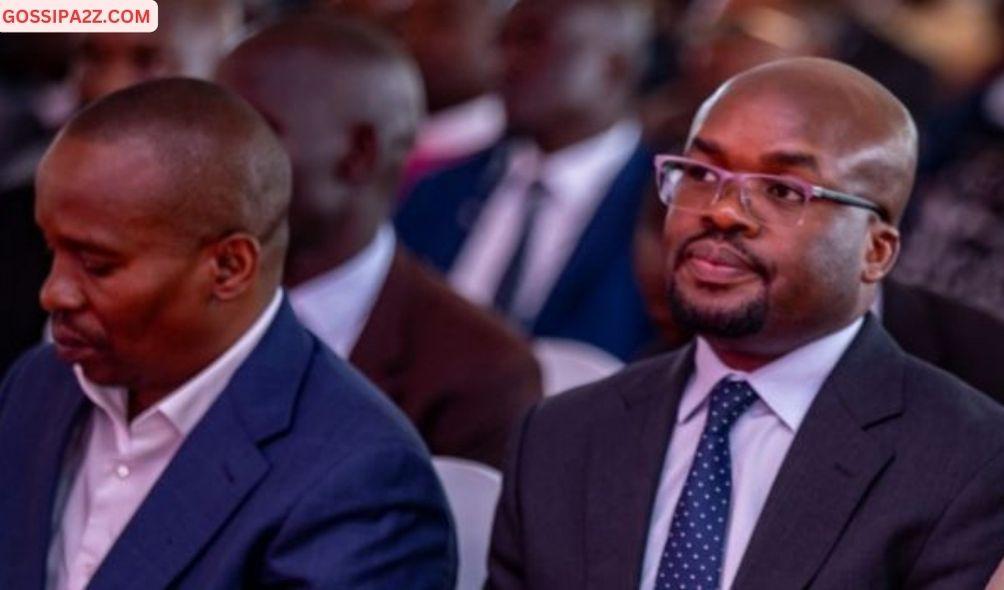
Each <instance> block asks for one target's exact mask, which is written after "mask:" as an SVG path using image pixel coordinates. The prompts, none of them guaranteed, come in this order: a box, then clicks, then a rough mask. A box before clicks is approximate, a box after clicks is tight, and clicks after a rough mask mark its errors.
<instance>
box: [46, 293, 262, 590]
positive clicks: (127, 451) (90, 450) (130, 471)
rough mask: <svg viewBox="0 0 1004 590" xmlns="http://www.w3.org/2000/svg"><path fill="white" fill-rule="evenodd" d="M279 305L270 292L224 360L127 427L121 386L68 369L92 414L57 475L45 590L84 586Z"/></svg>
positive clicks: (217, 360)
mask: <svg viewBox="0 0 1004 590" xmlns="http://www.w3.org/2000/svg"><path fill="white" fill-rule="evenodd" d="M281 300H282V294H281V292H277V293H276V295H275V297H274V298H273V299H272V302H271V303H270V304H269V306H268V307H267V308H266V310H265V311H264V312H263V313H262V315H261V316H260V317H259V318H258V320H256V321H255V323H254V325H253V326H251V328H250V329H249V330H248V331H247V332H245V333H244V335H243V336H241V338H240V339H239V340H238V341H237V342H236V343H234V345H233V346H231V347H230V348H229V349H228V350H227V351H226V352H225V353H223V355H221V356H220V357H219V358H217V359H216V360H215V361H213V363H212V364H210V365H209V366H207V367H206V368H205V369H203V370H202V371H201V372H199V373H198V374H197V375H195V376H194V377H192V378H191V379H190V380H189V381H188V382H186V383H185V384H184V385H182V386H181V387H179V388H178V389H177V390H175V391H174V392H172V393H171V394H170V395H168V396H166V397H165V398H163V399H162V400H161V401H160V402H158V403H157V404H156V405H154V406H152V407H150V408H147V410H145V411H144V412H143V413H142V414H140V415H139V416H137V417H136V418H135V419H134V420H133V421H132V422H129V419H128V400H127V392H126V390H125V389H124V388H121V387H103V386H100V385H96V384H94V383H92V382H91V381H90V380H88V379H87V377H85V376H84V373H83V371H82V370H81V369H80V366H79V365H78V366H75V367H74V371H75V372H76V375H77V380H78V381H79V383H80V387H81V389H83V391H84V395H86V396H87V397H88V399H90V400H91V402H93V403H94V408H93V409H92V410H91V414H90V417H89V418H88V419H87V423H86V424H85V425H84V429H83V431H82V433H81V436H80V438H79V439H78V440H79V446H78V447H77V448H73V449H70V450H69V453H68V454H69V455H71V456H73V455H76V456H79V457H80V460H79V466H78V467H77V468H76V470H75V471H74V470H73V467H74V465H73V461H71V462H70V464H69V465H68V466H67V468H68V470H67V472H66V473H64V476H63V477H64V486H65V485H69V486H70V487H69V488H68V493H67V495H66V496H65V502H60V499H59V498H57V505H56V510H55V511H54V518H55V519H56V528H55V534H54V535H53V540H52V544H51V545H50V548H49V569H48V584H47V586H48V588H49V589H50V590H53V589H54V590H82V589H83V588H84V587H86V586H87V584H88V582H90V580H91V577H92V576H93V575H94V573H95V572H96V571H97V569H98V566H100V565H101V562H102V561H103V560H104V558H105V556H106V555H107V554H108V552H109V550H111V548H112V546H113V545H114V544H115V541H116V539H118V537H119V535H120V534H121V533H122V531H123V530H124V529H125V527H126V525H127V524H128V523H129V520H130V519H131V518H132V516H133V514H134V513H135V512H136V510H137V509H138V508H139V506H140V505H141V504H142V503H143V500H144V499H145V498H146V496H147V494H148V493H149V492H150V490H151V489H152V488H153V485H154V484H155V483H156V482H157V479H158V478H159V477H160V474H161V473H162V472H163V471H164V469H165V468H167V466H168V464H169V463H170V462H171V459H172V458H173V457H174V454H175V453H176V452H177V451H178V449H179V448H180V447H181V444H182V443H183V442H184V441H185V438H186V437H187V436H188V434H189V433H190V432H192V430H193V429H195V427H196V425H197V424H198V423H199V421H200V420H201V419H202V417H203V416H204V415H205V413H206V412H207V411H209V408H210V406H212V405H213V402H215V401H216V399H217V398H218V397H219V396H220V394H221V393H223V390H224V388H226V386H227V383H229V382H230V378H231V377H233V374H234V373H235V372H236V371H237V369H238V368H239V367H240V366H241V364H243V363H244V361H245V359H247V357H248V355H250V354H251V351H252V350H254V348H255V346H257V344H258V342H259V341H260V340H261V338H262V336H264V334H265V331H266V329H267V328H268V327H269V325H270V324H271V323H272V320H273V319H274V318H275V315H276V313H277V312H278V310H279V304H280V302H281ZM71 482H72V483H71ZM60 504H62V505H63V509H62V510H60ZM60 515H61V517H60Z"/></svg>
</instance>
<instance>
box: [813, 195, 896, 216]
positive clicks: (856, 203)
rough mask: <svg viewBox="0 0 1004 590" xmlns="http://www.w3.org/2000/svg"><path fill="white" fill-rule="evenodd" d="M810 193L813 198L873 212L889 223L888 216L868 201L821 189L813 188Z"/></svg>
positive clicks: (880, 208) (883, 210)
mask: <svg viewBox="0 0 1004 590" xmlns="http://www.w3.org/2000/svg"><path fill="white" fill-rule="evenodd" d="M812 192H813V194H814V195H815V196H817V197H820V198H823V199H829V200H830V201H836V202H837V203H843V204H844V205H850V206H852V207H861V208H863V209H868V210H870V211H874V212H875V213H876V214H877V215H878V216H879V217H881V218H882V219H883V220H884V221H889V215H888V214H887V213H886V211H885V209H883V208H882V207H880V206H878V205H877V204H875V203H873V202H871V201H869V200H868V199H862V198H861V197H856V196H854V195H849V194H847V193H841V192H838V191H834V190H830V189H828V188H822V187H814V189H813V191H812Z"/></svg>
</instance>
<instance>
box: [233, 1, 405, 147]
mask: <svg viewBox="0 0 1004 590" xmlns="http://www.w3.org/2000/svg"><path fill="white" fill-rule="evenodd" d="M218 77H219V79H220V81H221V82H222V83H224V84H225V85H228V86H230V87H232V88H234V89H236V90H237V91H238V92H239V93H240V94H242V95H243V96H245V97H246V98H249V100H250V101H251V102H252V104H254V105H255V106H256V107H258V108H259V110H262V111H263V112H265V114H266V116H267V117H268V118H269V119H270V122H271V123H273V124H277V125H278V126H279V127H280V128H282V129H285V128H287V127H289V126H292V125H295V124H296V123H297V122H299V121H304V122H305V123H306V124H308V125H310V126H313V127H316V128H319V129H323V130H325V131H326V132H328V133H337V132H339V131H341V130H342V129H343V128H344V126H345V125H347V124H349V123H352V122H358V121H365V122H367V123H369V124H371V125H373V126H374V127H375V128H376V130H377V132H378V135H379V136H380V138H381V139H382V140H383V141H384V142H386V143H387V144H388V146H393V147H397V148H399V147H402V146H401V145H399V144H401V143H406V144H407V145H405V146H404V147H405V149H407V147H410V142H411V140H412V139H413V137H414V133H415V129H416V127H417V124H418V120H419V119H420V118H421V116H422V113H423V109H424V105H423V102H422V91H421V81H420V79H419V76H418V73H417V70H416V69H415V66H414V64H413V62H412V61H411V60H410V58H409V57H408V56H407V55H406V54H405V52H404V51H403V50H402V49H401V48H400V47H399V46H398V45H397V44H396V43H394V42H393V41H392V40H391V39H390V38H389V37H387V36H385V35H383V34H381V33H379V32H378V31H376V30H374V29H371V28H369V27H367V26H365V25H363V24H361V23H359V22H357V21H353V20H349V19H340V18H336V17H332V16H328V15H322V14H314V15H301V16H297V17H292V18H289V19H286V20H284V21H282V22H279V23H277V24H275V25H273V26H271V27H268V28H266V29H264V30H262V31H260V32H259V33H257V34H256V35H254V36H252V37H251V38H249V39H247V40H246V41H244V42H243V43H241V44H240V45H239V46H238V47H237V48H236V49H235V50H234V51H233V52H232V53H231V54H230V55H229V56H227V58H226V59H225V60H224V62H223V63H222V64H221V66H220V70H219V75H218ZM259 103H260V104H259ZM277 119H280V120H281V121H278V120H277Z"/></svg>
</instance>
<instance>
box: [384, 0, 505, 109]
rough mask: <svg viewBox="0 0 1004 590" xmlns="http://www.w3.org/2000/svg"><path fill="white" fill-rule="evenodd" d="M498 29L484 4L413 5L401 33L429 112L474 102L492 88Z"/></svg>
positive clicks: (430, 0) (474, 0) (426, 0)
mask: <svg viewBox="0 0 1004 590" xmlns="http://www.w3.org/2000/svg"><path fill="white" fill-rule="evenodd" d="M495 26H496V23H495V19H494V17H493V16H492V14H491V11H490V9H489V7H488V2H487V1H486V0H416V1H415V2H414V3H412V4H411V6H410V7H409V8H408V10H407V12H406V13H405V14H404V15H403V18H401V19H400V20H399V22H398V26H397V28H398V30H399V33H400V34H401V37H402V39H403V40H404V42H405V44H407V46H408V49H409V50H410V51H411V54H412V56H413V57H414V58H415V61H417V62H418V66H419V69H420V70H421V71H422V77H423V78H424V79H425V87H426V88H425V89H426V98H427V102H428V105H429V109H430V110H432V111H437V110H439V109H443V108H446V107H449V106H453V105H456V104H459V103H461V102H463V101H465V100H469V99H472V98H475V97H477V96H478V95H480V94H482V93H483V92H485V91H486V90H488V89H489V88H491V87H492V86H493V85H494V81H495V77H496V75H497V69H498V66H499V64H498V61H499V60H498V50H497V47H496V45H495V37H496V34H497V31H496V30H495ZM444 64H449V67H444Z"/></svg>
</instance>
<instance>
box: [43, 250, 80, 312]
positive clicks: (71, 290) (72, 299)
mask: <svg viewBox="0 0 1004 590" xmlns="http://www.w3.org/2000/svg"><path fill="white" fill-rule="evenodd" d="M38 300H39V303H40V304H41V305H42V309H44V310H45V311H47V312H49V313H56V312H72V311H77V310H79V309H80V308H82V307H83V306H84V303H85V298H84V294H83V292H82V291H81V290H80V285H79V284H78V283H77V279H76V278H75V276H74V274H73V273H72V272H71V271H70V270H69V269H67V268H66V264H65V262H63V260H62V257H61V256H55V257H54V258H53V260H52V267H51V268H50V269H49V275H48V276H47V277H46V278H45V283H43V284H42V289H41V291H39V294H38Z"/></svg>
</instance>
